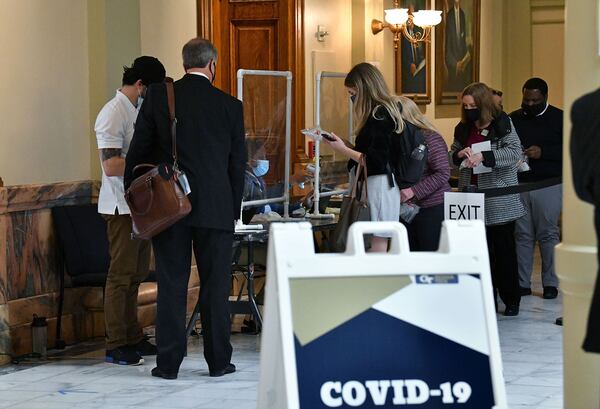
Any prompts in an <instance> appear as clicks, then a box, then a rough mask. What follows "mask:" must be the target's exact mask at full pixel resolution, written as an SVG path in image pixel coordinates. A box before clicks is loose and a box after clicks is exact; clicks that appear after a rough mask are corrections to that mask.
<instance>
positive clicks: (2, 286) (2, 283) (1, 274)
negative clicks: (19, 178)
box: [0, 189, 8, 305]
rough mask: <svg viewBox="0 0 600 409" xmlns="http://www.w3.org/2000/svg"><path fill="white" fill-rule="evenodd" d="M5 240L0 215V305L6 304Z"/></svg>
mask: <svg viewBox="0 0 600 409" xmlns="http://www.w3.org/2000/svg"><path fill="white" fill-rule="evenodd" d="M0 190H2V189H0ZM6 241H7V230H6V217H5V216H2V215H0V305H2V304H6V292H7V287H8V279H7V275H6Z"/></svg>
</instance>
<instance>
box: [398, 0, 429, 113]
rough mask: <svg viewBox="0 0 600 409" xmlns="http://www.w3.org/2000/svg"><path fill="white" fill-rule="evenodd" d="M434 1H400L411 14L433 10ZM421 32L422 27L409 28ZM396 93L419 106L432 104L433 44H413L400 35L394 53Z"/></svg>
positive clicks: (426, 42)
mask: <svg viewBox="0 0 600 409" xmlns="http://www.w3.org/2000/svg"><path fill="white" fill-rule="evenodd" d="M431 3H432V0H400V1H399V6H400V8H406V9H409V10H410V12H416V11H419V10H426V9H431ZM408 29H409V30H415V31H420V30H421V28H420V27H416V26H415V27H414V28H412V27H409V28H408ZM394 59H395V64H394V77H395V91H396V94H397V95H402V96H405V97H408V98H411V99H412V100H414V101H415V102H416V103H417V104H429V103H431V42H430V41H423V42H419V43H417V44H411V43H410V41H408V40H407V39H406V38H405V37H404V36H403V35H400V44H399V45H398V48H397V49H396V50H395V53H394Z"/></svg>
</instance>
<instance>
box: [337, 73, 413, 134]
mask: <svg viewBox="0 0 600 409" xmlns="http://www.w3.org/2000/svg"><path fill="white" fill-rule="evenodd" d="M344 85H345V86H346V87H348V88H352V89H355V90H356V102H355V103H354V108H353V113H354V121H355V125H356V132H357V133H358V132H360V130H361V129H362V128H363V126H365V123H366V122H367V120H368V119H369V116H372V117H373V118H375V119H383V118H378V117H377V116H376V115H375V112H376V111H377V108H378V107H380V106H381V107H384V108H385V109H386V110H387V111H388V113H389V114H390V116H391V118H392V120H393V121H394V124H395V127H394V131H395V132H396V133H401V132H402V131H403V130H404V121H403V120H402V114H401V113H400V108H399V107H398V104H397V102H396V97H394V96H393V95H392V94H391V93H390V91H389V89H388V87H387V85H386V83H385V80H384V79H383V75H382V74H381V71H379V70H378V69H377V68H376V67H375V66H373V65H371V64H369V63H366V62H363V63H360V64H357V65H355V66H354V67H353V68H352V69H351V70H350V72H349V73H348V75H346V79H345V80H344Z"/></svg>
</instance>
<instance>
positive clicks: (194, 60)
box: [181, 37, 217, 70]
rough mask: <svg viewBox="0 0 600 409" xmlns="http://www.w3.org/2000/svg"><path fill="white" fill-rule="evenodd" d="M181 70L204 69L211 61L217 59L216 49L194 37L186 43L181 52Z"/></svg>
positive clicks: (202, 39)
mask: <svg viewBox="0 0 600 409" xmlns="http://www.w3.org/2000/svg"><path fill="white" fill-rule="evenodd" d="M181 55H182V57H183V68H184V69H186V70H189V69H191V68H205V67H206V66H207V65H208V63H209V62H210V61H211V60H216V59H217V49H216V48H215V46H214V45H212V43H211V42H210V41H208V40H206V39H204V38H200V37H196V38H192V39H191V40H190V41H188V42H187V43H186V44H185V45H184V46H183V50H182V51H181Z"/></svg>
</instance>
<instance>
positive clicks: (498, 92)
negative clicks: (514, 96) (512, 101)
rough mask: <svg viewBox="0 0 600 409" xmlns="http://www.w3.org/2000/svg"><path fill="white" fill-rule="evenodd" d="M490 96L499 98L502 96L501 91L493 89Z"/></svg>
mask: <svg viewBox="0 0 600 409" xmlns="http://www.w3.org/2000/svg"><path fill="white" fill-rule="evenodd" d="M492 94H494V95H498V96H499V97H501V96H502V91H498V90H497V89H493V90H492Z"/></svg>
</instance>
